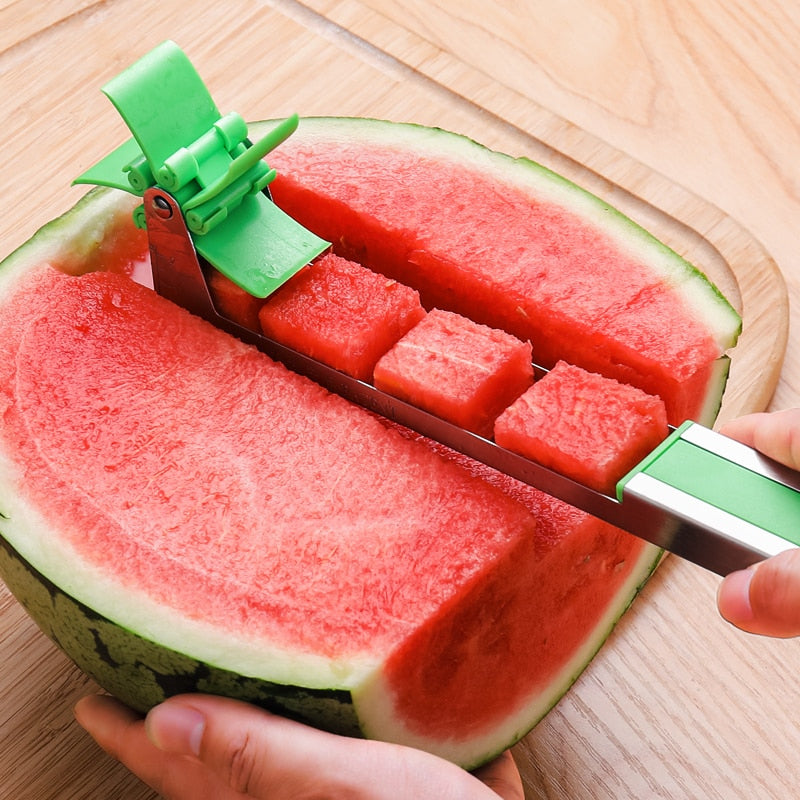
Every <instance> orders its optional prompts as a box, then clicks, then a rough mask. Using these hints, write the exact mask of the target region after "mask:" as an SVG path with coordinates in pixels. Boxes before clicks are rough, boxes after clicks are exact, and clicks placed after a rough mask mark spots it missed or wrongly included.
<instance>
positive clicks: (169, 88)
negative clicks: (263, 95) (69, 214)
mask: <svg viewBox="0 0 800 800" xmlns="http://www.w3.org/2000/svg"><path fill="white" fill-rule="evenodd" d="M103 92H104V93H105V94H106V95H107V96H108V98H109V99H110V100H111V102H112V103H113V104H114V106H115V108H116V109H117V110H118V111H119V113H120V115H121V116H122V118H123V119H124V120H125V122H126V123H127V125H128V127H129V129H130V130H131V133H132V134H133V139H131V140H130V141H128V142H126V143H125V144H123V145H122V146H120V147H118V148H117V149H116V150H114V151H113V152H112V153H111V154H109V155H108V156H106V157H105V158H104V159H103V160H102V161H100V162H99V163H98V164H97V165H95V166H94V167H92V168H91V169H89V170H87V171H86V172H85V173H84V174H83V175H81V176H80V177H79V178H78V179H77V180H76V181H75V182H76V183H93V184H99V185H103V186H110V187H113V188H118V189H124V190H126V191H129V192H132V193H134V194H137V195H139V196H142V195H144V193H145V192H146V191H147V190H148V189H150V188H153V187H157V188H158V189H159V190H163V191H164V192H165V193H167V194H169V195H170V196H172V197H173V198H174V199H175V201H176V202H177V204H178V205H179V207H180V209H181V212H182V214H183V216H184V219H185V222H186V226H187V228H188V230H189V232H190V235H191V236H192V240H193V242H194V245H195V248H196V250H197V252H198V253H199V254H200V255H201V256H202V257H203V258H205V259H206V260H207V261H209V262H210V263H211V264H212V265H213V266H214V267H216V268H217V269H218V270H219V271H220V272H222V273H223V274H224V275H226V276H227V277H228V278H230V279H231V280H232V281H233V282H234V283H236V284H238V285H239V286H241V287H242V288H243V289H245V291H247V292H249V293H250V294H252V295H255V296H256V297H266V296H267V295H268V294H270V293H271V292H273V291H275V289H277V288H278V287H279V286H281V285H282V284H283V283H285V281H286V280H288V279H289V278H290V277H291V276H292V275H294V274H295V273H296V272H297V271H298V270H300V269H302V268H303V267H304V266H305V265H306V264H308V263H309V262H310V261H311V260H313V259H314V258H315V257H316V256H318V255H320V253H322V252H324V251H325V250H327V249H328V247H329V246H330V244H329V242H326V241H325V240H323V239H320V238H319V237H318V236H315V235H314V234H313V233H311V232H310V231H308V230H307V229H306V228H304V227H303V226H302V225H300V224H299V223H298V222H296V221H295V220H294V219H292V218H291V217H289V216H288V215H287V214H285V213H284V212H283V211H282V210H281V209H280V208H278V207H277V206H276V205H275V204H274V203H273V202H272V201H271V200H270V198H269V197H267V195H265V194H264V190H265V189H266V187H267V186H268V185H269V183H270V182H271V181H272V180H273V179H274V178H275V170H273V169H271V168H270V167H269V166H268V165H267V164H266V163H265V162H264V161H263V158H264V156H266V155H267V153H269V152H270V151H271V150H273V149H274V148H275V147H277V146H278V145H279V144H280V143H281V142H283V141H284V140H285V139H286V138H287V137H288V136H290V135H291V134H292V133H293V132H294V131H295V130H296V129H297V126H298V123H299V120H298V117H297V115H294V116H291V117H289V118H288V119H286V120H284V121H282V122H280V123H278V124H277V125H276V127H275V128H273V129H272V130H271V131H269V132H268V133H267V134H266V135H265V136H263V137H262V138H261V139H259V140H258V141H257V142H256V143H255V144H252V143H251V142H250V141H249V140H248V139H247V125H246V124H245V122H244V120H243V119H242V118H241V117H240V116H239V115H238V114H236V113H235V112H232V113H230V114H227V115H225V116H224V117H223V116H221V115H220V112H219V109H218V108H217V106H216V104H215V103H214V100H213V99H212V97H211V95H210V93H209V91H208V89H207V88H206V86H205V84H204V83H203V81H202V79H201V78H200V76H199V75H198V73H197V71H196V70H195V68H194V66H193V65H192V63H191V62H190V61H189V59H188V57H187V56H186V54H185V53H184V52H183V51H182V50H181V49H180V47H178V45H176V44H175V43H174V42H171V41H167V42H163V43H162V44H160V45H159V46H158V47H156V48H155V49H154V50H152V51H150V52H149V53H147V54H146V55H145V56H143V57H142V58H141V59H139V61H137V62H136V63H135V64H133V65H132V66H130V67H128V69H126V70H125V71H124V72H122V73H120V74H119V75H117V76H116V77H115V78H113V79H112V80H111V81H109V82H108V83H107V84H106V85H105V86H104V87H103ZM145 218H146V215H144V214H143V212H142V210H141V207H140V208H139V209H137V211H136V212H134V219H136V220H137V224H141V223H142V221H143V220H144V219H145Z"/></svg>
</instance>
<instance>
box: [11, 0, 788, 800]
mask: <svg viewBox="0 0 800 800" xmlns="http://www.w3.org/2000/svg"><path fill="white" fill-rule="evenodd" d="M167 38H171V39H175V40H176V41H177V42H178V43H179V44H180V45H181V46H182V47H183V48H184V49H185V50H186V51H187V52H188V54H189V56H190V57H191V58H192V60H193V61H194V62H195V64H196V66H197V67H198V69H199V71H200V73H201V75H202V76H203V77H204V78H205V80H206V82H207V83H208V85H209V87H210V89H211V92H212V94H213V95H214V97H215V99H216V100H217V102H218V104H219V106H220V108H221V109H222V110H223V111H229V110H236V111H239V112H240V113H242V114H243V115H244V116H245V117H246V118H249V119H257V118H263V117H267V116H273V115H281V114H286V113H290V112H293V111H297V112H298V113H300V114H301V115H304V114H306V115H309V114H333V115H358V116H377V117H385V118H389V119H396V120H410V121H416V122H422V123H427V124H437V125H441V126H443V127H447V128H450V129H453V130H458V131H460V132H463V133H466V134H468V135H470V136H472V137H473V138H476V139H478V140H481V141H483V142H485V143H486V144H489V145H490V146H494V147H498V148H499V149H503V150H505V151H507V152H510V153H513V154H514V155H528V156H532V157H534V158H538V159H539V160H543V161H544V162H545V163H548V164H549V165H551V166H555V167H556V168H558V169H559V170H560V171H562V172H565V173H567V174H568V175H570V177H574V178H576V179H578V180H580V181H581V182H583V183H585V184H586V185H588V186H589V188H592V189H593V190H596V191H598V192H600V193H603V194H605V195H607V196H608V199H609V200H610V201H611V202H612V203H615V204H617V205H619V206H621V207H622V208H623V210H626V211H627V212H628V213H630V214H632V215H633V216H634V217H636V218H637V219H640V220H641V221H642V222H644V223H645V224H646V225H647V226H648V227H650V228H651V229H653V230H654V232H656V233H657V234H658V235H660V236H662V238H664V239H666V240H667V241H668V242H669V243H670V244H671V245H673V246H675V247H676V248H677V249H679V250H681V251H682V252H685V253H686V254H687V255H689V256H690V257H692V258H693V260H695V261H696V262H697V263H699V264H701V265H702V266H703V267H704V268H707V269H708V271H709V273H710V274H712V275H713V276H714V278H715V280H718V281H719V282H720V284H721V285H722V286H723V287H724V288H725V289H726V291H727V292H729V293H730V294H731V295H732V296H733V297H734V299H735V300H736V302H737V303H740V304H741V307H742V309H743V313H744V318H745V335H744V337H743V344H742V351H741V352H742V355H741V357H740V360H739V362H736V361H735V372H734V375H733V377H732V381H731V393H730V394H729V396H728V398H727V399H726V405H725V411H724V413H725V414H726V415H728V416H731V415H734V414H736V413H741V412H742V411H746V410H750V409H754V408H761V407H765V406H767V405H768V404H770V406H771V407H773V408H782V407H787V406H791V405H800V354H799V353H798V352H797V351H796V350H795V349H794V348H793V347H792V345H791V342H792V340H793V336H794V332H795V331H796V330H797V329H798V319H799V318H798V313H800V312H798V309H800V302H798V301H800V246H799V245H798V242H800V169H798V167H797V165H800V50H799V49H798V48H797V41H798V39H800V4H796V3H791V2H790V3H786V2H784V1H782V0H758V2H756V0H728V2H721V0H702V2H701V0H694V2H692V0H665V1H664V2H650V3H630V2H625V1H624V0H572V1H571V2H570V3H569V4H567V3H565V2H560V3H554V2H550V3H545V2H541V0H539V1H538V2H537V0H529V2H514V1H513V0H506V1H505V2H487V0H483V1H482V2H479V0H306V2H304V3H300V2H296V1H295V0H230V1H229V2H225V3H215V2H211V0H196V1H195V2H194V3H192V4H187V3H185V2H183V1H182V0H181V2H178V0H160V1H159V2H156V0H138V2H133V0H105V2H92V0H50V2H48V3H40V2H34V0H0V112H2V113H1V114H0V118H2V120H3V126H2V130H1V131H0V148H2V149H1V150H0V187H2V190H3V200H2V203H0V211H1V212H2V213H0V256H4V255H6V254H7V253H9V252H10V251H11V250H13V249H14V248H15V247H17V246H18V245H20V244H21V243H22V242H23V241H25V240H26V239H27V238H28V237H29V236H30V235H31V234H32V233H33V232H34V231H35V230H36V228H37V227H39V226H40V225H42V224H43V223H44V222H46V221H47V220H48V219H50V218H52V217H54V216H56V215H57V214H58V213H60V212H62V211H64V210H66V209H67V208H68V207H69V206H70V205H72V204H73V203H74V202H75V200H77V198H78V197H79V196H80V195H81V194H82V190H80V189H77V188H71V187H70V186H69V183H70V181H71V179H72V178H73V177H74V176H76V175H78V174H79V173H80V172H82V171H83V170H84V169H85V168H86V167H87V166H89V165H91V164H92V163H94V162H95V161H97V160H98V159H99V158H100V157H101V156H103V155H105V154H106V153H107V152H109V151H110V149H111V148H112V147H113V146H114V145H116V144H118V143H119V142H121V141H122V139H123V138H125V136H126V130H125V128H124V125H123V124H122V122H121V120H120V119H119V118H118V116H117V115H116V113H115V112H114V111H113V109H112V108H111V106H110V104H109V103H108V101H107V100H106V99H105V98H104V97H103V96H102V95H101V93H100V91H99V89H100V86H101V85H102V84H103V83H104V82H105V81H107V80H108V79H109V78H111V77H113V76H114V75H116V74H117V73H118V72H120V71H121V70H122V69H124V68H125V67H126V66H128V64H130V63H131V62H132V61H134V60H135V59H136V58H138V57H139V56H140V55H142V54H143V53H145V52H146V51H148V50H149V49H151V48H152V47H153V46H155V45H156V44H158V43H159V42H160V41H162V40H164V39H167ZM787 330H788V342H789V344H788V347H787V348H786V352H785V359H784V360H783V362H782V365H781V359H782V357H783V355H784V352H783V351H784V340H783V337H784V336H785V335H786V333H787ZM737 358H738V356H737ZM773 389H774V395H773ZM770 398H772V399H770ZM716 585H717V579H716V578H715V577H714V576H713V575H710V574H708V573H706V572H704V571H703V570H701V569H699V568H697V567H694V566H692V565H690V564H687V563H684V562H681V561H679V560H678V559H675V558H672V559H668V560H667V561H666V563H665V564H664V565H663V566H662V567H661V568H660V569H659V571H658V573H657V574H656V576H655V578H654V579H653V580H652V581H651V582H650V583H649V584H648V586H647V587H646V589H645V591H644V593H643V595H642V597H641V598H640V600H639V601H638V602H637V603H636V604H635V606H634V608H633V609H632V610H631V611H630V612H629V613H628V614H627V615H626V616H625V618H624V619H623V621H622V623H621V624H620V625H619V626H618V628H617V629H616V631H615V632H614V634H613V635H612V637H611V639H610V640H609V643H608V644H607V645H606V647H605V648H604V649H603V650H602V651H601V653H600V654H599V656H598V657H597V658H596V659H595V661H594V662H593V663H592V664H591V666H590V667H589V668H588V669H587V671H586V672H585V673H584V674H583V675H582V677H581V678H580V679H579V681H578V682H577V683H576V685H575V686H574V687H573V689H572V690H571V691H570V692H569V693H568V695H567V696H566V697H565V698H564V700H563V701H562V702H561V703H560V704H559V705H558V706H557V707H556V709H555V710H554V711H553V712H552V713H551V714H550V715H549V716H548V717H547V718H546V720H545V721H544V722H542V723H541V724H540V725H539V726H538V727H537V728H536V729H535V730H534V731H533V732H532V733H531V734H530V735H529V736H528V737H527V738H526V740H525V741H524V742H523V743H521V744H520V745H519V746H518V747H517V748H516V751H515V754H516V756H517V758H518V762H519V764H520V767H521V769H522V770H523V774H524V778H525V782H526V792H527V796H528V797H529V798H569V799H570V800H583V799H584V798H585V799H587V800H588V799H589V798H591V799H592V800H597V799H598V798H602V799H605V798H608V799H609V800H611V798H613V799H614V800H624V799H626V798H637V799H639V798H702V799H703V800H706V798H709V799H712V800H731V799H732V798H754V797H757V798H778V799H779V800H785V799H786V798H792V797H795V796H797V794H798V790H797V788H796V787H797V784H798V783H800V780H799V779H800V725H798V724H797V720H798V718H800V713H799V712H800V681H798V680H797V677H796V673H795V670H796V669H797V668H798V666H800V642H798V641H772V640H765V639H760V638H757V637H750V636H745V635H744V634H740V633H738V632H736V631H734V630H732V629H731V628H730V627H729V626H727V625H726V624H725V623H724V622H723V621H722V620H720V619H719V617H718V616H717V614H716V610H715V606H714V593H715V589H716ZM92 690H93V687H92V685H91V684H90V683H89V682H88V681H87V680H86V679H85V678H83V677H82V676H81V675H80V674H79V673H78V672H77V670H75V668H74V667H72V666H71V665H70V664H69V663H68V661H67V660H66V659H65V658H64V657H63V656H62V655H61V654H60V653H59V652H58V651H57V650H56V649H55V648H54V647H53V646H52V645H51V644H50V643H49V642H48V641H47V640H46V639H45V638H44V637H43V636H41V635H40V634H39V633H38V631H37V630H36V628H35V627H34V625H33V624H32V623H31V622H30V621H29V620H28V619H27V617H26V616H25V614H24V613H23V612H22V610H21V609H20V607H19V606H18V605H17V604H16V603H15V601H14V600H13V599H12V598H11V597H10V596H9V595H8V593H7V592H6V591H5V589H4V588H2V587H1V586H0V800H49V799H50V798H52V799H53V800H76V799H78V798H80V799H81V800H83V799H84V798H86V800H88V799H89V798H92V800H98V799H102V798H120V799H121V800H144V799H145V798H148V799H150V798H153V797H154V795H153V793H152V792H151V791H150V790H149V789H147V788H146V787H144V786H143V785H142V784H141V783H139V782H138V781H137V780H136V779H135V778H133V777H132V776H131V775H129V774H128V773H127V772H126V771H125V770H124V769H123V768H122V767H120V766H119V765H117V764H115V763H114V762H112V761H111V760H110V759H108V758H107V757H106V756H104V755H103V754H102V753H101V752H100V751H99V750H98V749H97V748H96V746H95V745H94V744H93V743H92V742H91V741H90V740H89V739H88V737H86V736H85V735H84V734H83V732H82V731H81V730H80V729H79V728H78V726H77V725H76V724H75V723H74V722H73V721H72V714H71V708H72V704H73V703H74V701H75V700H76V699H77V698H78V697H79V696H81V695H82V694H84V693H86V692H89V691H92Z"/></svg>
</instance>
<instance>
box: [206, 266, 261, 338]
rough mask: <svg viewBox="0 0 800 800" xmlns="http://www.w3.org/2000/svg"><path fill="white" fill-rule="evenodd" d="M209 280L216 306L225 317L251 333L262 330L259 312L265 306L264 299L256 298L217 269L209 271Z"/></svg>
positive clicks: (210, 291)
mask: <svg viewBox="0 0 800 800" xmlns="http://www.w3.org/2000/svg"><path fill="white" fill-rule="evenodd" d="M207 280H208V291H209V293H210V294H211V297H212V299H213V301H214V306H215V307H216V310H217V311H218V312H219V313H220V314H222V316H223V317H227V318H228V319H232V320H233V321H234V322H237V323H238V324H239V325H241V326H242V327H243V328H248V329H249V330H251V331H259V330H261V323H260V322H259V320H258V312H259V311H261V306H262V305H264V300H263V298H260V297H254V296H253V295H252V294H250V293H249V292H247V291H245V290H244V289H242V287H241V286H238V285H237V284H235V283H234V282H233V281H232V280H231V279H230V278H228V277H226V276H225V275H223V274H222V273H221V272H219V271H218V270H216V269H210V270H209V271H208V279H207Z"/></svg>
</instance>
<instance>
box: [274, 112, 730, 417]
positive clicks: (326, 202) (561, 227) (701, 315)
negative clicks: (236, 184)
mask: <svg viewBox="0 0 800 800" xmlns="http://www.w3.org/2000/svg"><path fill="white" fill-rule="evenodd" d="M270 163H271V165H272V166H274V167H275V168H276V169H277V170H278V178H277V179H276V181H275V182H274V183H273V184H272V192H273V196H274V197H275V199H276V201H277V202H278V203H279V204H280V205H281V206H283V208H284V209H286V210H287V211H288V212H289V213H290V214H291V215H292V216H294V217H295V218H296V219H298V220H300V221H301V222H302V223H303V224H304V225H306V226H307V227H308V228H310V229H311V230H313V231H314V232H315V233H317V234H318V235H319V236H322V237H323V238H325V239H327V240H328V241H331V242H333V244H334V249H335V250H336V252H338V253H339V254H340V255H342V256H344V257H346V258H350V259H352V260H354V261H359V262H360V263H363V264H365V265H367V266H370V267H372V268H373V269H375V270H377V271H379V272H382V273H384V274H386V275H387V276H389V277H392V278H395V279H397V280H398V281H400V282H402V283H405V284H408V285H409V286H413V287H414V288H416V289H417V290H418V291H419V292H420V296H421V298H422V303H423V305H424V306H425V307H426V308H433V307H436V308H441V309H445V310H449V311H454V312H457V313H459V314H462V315H464V316H466V317H469V318H470V319H473V320H475V321H476V322H480V323H483V324H485V325H489V326H491V327H494V328H500V329H503V330H506V331H508V332H509V333H511V334H514V335H515V336H517V337H518V338H519V339H521V340H523V341H530V342H531V343H532V345H533V357H534V360H535V361H536V362H537V363H538V364H541V365H542V366H544V367H548V368H549V367H552V366H553V365H554V364H555V363H556V362H557V361H558V360H560V359H563V360H565V361H568V362H569V363H572V364H576V365H578V366H581V367H583V368H584V369H587V370H589V371H591V372H597V373H600V374H603V375H606V376H608V377H611V378H615V379H617V380H620V381H622V382H624V383H629V384H631V385H633V386H638V387H639V388H640V389H642V390H644V391H646V392H648V393H649V394H653V395H658V396H660V397H661V398H662V399H663V400H664V402H665V403H666V406H667V411H668V415H669V419H670V422H671V423H672V424H678V423H680V422H682V421H684V420H685V419H689V418H691V419H695V420H696V421H701V422H703V421H705V422H708V421H710V420H713V418H714V416H715V415H716V413H717V410H718V403H719V397H718V396H717V394H716V392H711V393H709V391H708V388H709V386H719V385H721V382H722V383H724V379H723V377H722V376H721V375H720V372H724V371H725V370H727V362H726V361H725V360H720V358H721V356H722V355H723V354H724V353H725V351H726V350H727V349H728V348H730V347H731V346H732V344H733V343H734V341H735V339H736V337H737V335H738V332H739V329H740V324H741V321H740V319H739V317H738V315H737V314H736V313H735V312H734V311H733V309H732V308H731V307H730V305H729V304H728V302H727V301H726V300H725V298H724V297H722V295H721V294H720V293H719V292H718V291H717V290H716V289H715V288H714V287H713V286H712V285H711V284H710V283H709V282H708V280H707V279H706V278H705V277H704V276H703V275H702V274H701V273H700V272H698V271H697V270H696V269H695V268H694V267H693V266H692V265H691V264H689V263H687V262H686V261H685V260H684V259H683V258H680V257H679V256H678V255H676V254H675V253H674V252H673V251H672V250H670V249H669V248H667V247H666V246H664V245H663V244H661V243H659V242H658V241H656V240H655V239H654V238H653V237H652V236H651V235H650V234H648V233H647V232H645V231H644V230H642V229H641V228H640V227H638V226H637V225H634V224H633V223H632V222H631V221H630V220H629V219H627V218H625V217H624V216H623V215H621V214H620V213H618V212H617V211H615V210H614V209H613V208H611V207H610V206H609V205H608V204H607V203H605V202H603V201H602V200H600V199H598V198H597V197H595V196H593V195H591V194H589V193H587V192H584V191H581V190H579V189H577V188H576V187H575V186H574V184H572V183H570V182H569V181H566V180H565V179H564V178H562V177H560V176H558V175H556V174H554V173H552V172H550V171H549V170H547V169H545V168H543V167H541V166H540V165H538V164H535V163H533V162H531V161H529V160H527V159H524V158H520V159H514V158H511V157H509V156H506V155H503V154H500V153H496V152H493V151H490V150H487V149H486V148H484V147H481V146H480V145H479V144H477V143H475V142H473V141H470V140H469V139H466V138H464V137H458V136H452V135H450V134H449V133H447V132H445V131H441V130H437V129H430V128H424V127H421V126H415V125H401V124H396V123H391V124H390V123H385V122H381V121H377V120H367V121H359V122H358V123H355V124H354V123H353V122H351V121H350V120H347V119H344V120H342V119H330V118H320V119H304V120H303V122H302V124H301V126H300V129H299V131H298V132H297V133H296V134H295V135H294V136H292V137H291V138H290V139H289V140H287V141H286V142H285V143H284V144H283V145H282V146H281V147H280V148H279V149H278V150H276V151H275V152H273V153H271V154H270ZM376 186H380V187H381V191H380V195H377V196H376V193H375V190H374V187H376ZM443 211H444V212H445V213H443Z"/></svg>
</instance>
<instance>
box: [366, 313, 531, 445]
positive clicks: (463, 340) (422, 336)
mask: <svg viewBox="0 0 800 800" xmlns="http://www.w3.org/2000/svg"><path fill="white" fill-rule="evenodd" d="M532 382H533V366H532V364H531V346H530V343H526V342H521V341H520V340H519V339H517V338H516V337H514V336H511V335H510V334H507V333H505V332H504V331H499V330H497V329H495V328H489V327H488V326H486V325H480V324H478V323H476V322H473V321H472V320H471V319H467V318H466V317H462V316H461V315H460V314H454V313H452V312H450V311H441V310H440V309H433V310H432V311H431V312H430V313H429V314H428V315H427V316H426V317H425V319H423V320H422V321H421V322H419V323H418V324H417V325H415V326H414V327H413V328H412V329H411V330H410V331H409V332H408V333H407V334H406V335H405V336H403V337H402V338H401V339H400V340H399V341H398V342H397V343H396V344H395V345H394V347H392V349H391V350H389V351H388V352H386V353H385V355H384V356H383V357H382V358H381V359H380V361H378V363H377V364H376V366H375V374H374V383H375V386H376V387H377V388H379V389H382V390H383V391H385V392H388V393H389V394H392V395H395V396H396V397H400V398H401V399H403V400H405V401H406V402H409V403H412V404H414V405H416V406H419V407H420V408H424V409H425V410H427V411H430V412H431V413H433V414H437V415H438V416H440V417H444V418H445V419H447V420H449V421H450V422H454V423H455V424H456V425H459V426H461V427H462V428H466V429H467V430H470V431H472V432H473V433H477V434H480V435H481V436H487V437H491V435H492V428H493V425H494V420H495V418H496V417H497V415H498V414H499V413H500V412H501V411H503V409H504V408H506V407H507V406H508V405H509V404H510V403H511V402H512V401H513V400H515V399H516V398H517V397H518V396H519V395H520V394H522V392H524V391H525V389H527V388H528V387H529V386H530V385H531V383H532Z"/></svg>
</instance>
